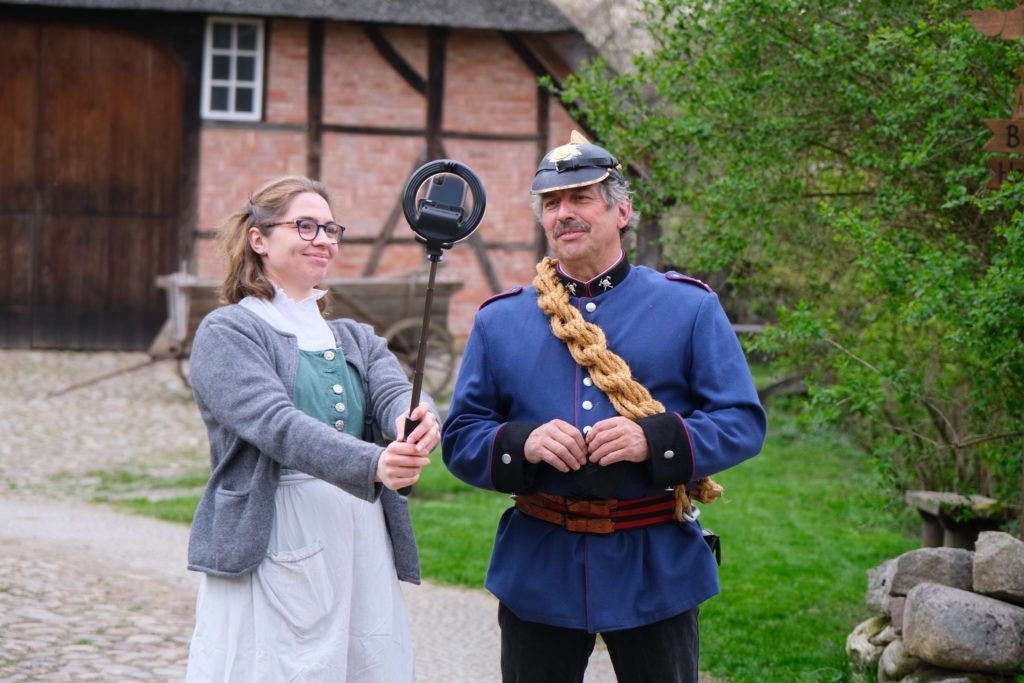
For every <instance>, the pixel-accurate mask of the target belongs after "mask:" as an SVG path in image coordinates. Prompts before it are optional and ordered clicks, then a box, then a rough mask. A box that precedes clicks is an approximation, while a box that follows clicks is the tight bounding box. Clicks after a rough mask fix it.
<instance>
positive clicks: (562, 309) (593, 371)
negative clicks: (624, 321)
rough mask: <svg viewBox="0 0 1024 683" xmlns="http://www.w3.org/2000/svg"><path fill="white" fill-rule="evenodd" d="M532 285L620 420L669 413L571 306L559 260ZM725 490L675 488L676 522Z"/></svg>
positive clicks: (547, 263)
mask: <svg viewBox="0 0 1024 683" xmlns="http://www.w3.org/2000/svg"><path fill="white" fill-rule="evenodd" d="M533 286H534V288H535V289H536V290H537V306H539V307H540V309H541V310H542V311H544V313H545V315H547V316H548V317H549V318H550V319H551V331H552V332H553V333H554V335H555V336H556V337H558V338H559V339H560V340H562V341H563V342H565V345H566V347H568V349H569V353H570V354H572V357H573V358H574V359H575V360H576V362H577V363H579V364H580V365H582V366H583V367H585V368H587V369H588V370H589V371H590V378H591V379H592V380H593V381H594V384H595V385H596V386H597V388H598V389H600V390H601V391H603V392H604V393H605V394H606V395H607V396H608V399H609V400H610V401H611V402H612V405H613V406H615V410H616V411H618V413H619V414H620V415H622V416H623V417H628V418H630V419H632V420H635V419H638V418H641V417H649V416H651V415H657V414H659V413H664V412H665V406H664V405H662V404H661V402H660V401H658V400H657V399H655V398H654V397H653V396H651V392H649V391H648V390H647V388H646V387H645V386H644V385H643V384H641V383H640V382H638V381H636V379H634V378H633V373H632V372H631V371H630V369H629V365H628V364H627V363H626V361H624V360H623V359H622V358H621V357H620V356H619V355H618V354H616V353H615V352H613V351H612V350H610V349H609V348H608V339H607V337H605V334H604V331H603V330H601V328H600V327H598V326H597V325H594V324H593V323H589V322H587V321H586V320H584V319H583V316H582V315H580V312H579V311H578V310H576V308H574V307H573V305H572V304H571V303H569V293H568V292H567V291H566V290H565V287H563V286H562V283H561V281H560V280H559V279H558V274H557V273H556V272H555V260H554V259H552V258H549V257H548V258H544V259H543V260H542V261H541V262H540V263H538V264H537V276H536V277H535V278H534V280H533ZM723 491H724V489H723V488H722V487H721V486H720V485H719V484H717V483H715V482H714V481H713V480H712V479H711V478H710V477H703V478H701V479H700V480H698V481H697V483H696V484H695V485H694V487H693V488H691V489H689V490H687V489H686V486H685V485H682V484H680V485H679V486H676V487H675V497H676V507H675V516H676V519H677V520H679V521H680V522H682V521H683V515H684V514H686V515H692V514H693V504H692V503H691V502H690V499H691V498H692V499H693V500H696V501H698V502H700V503H712V502H714V501H715V500H717V499H718V498H719V497H720V496H721V495H722V492H723Z"/></svg>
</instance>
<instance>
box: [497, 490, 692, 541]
mask: <svg viewBox="0 0 1024 683" xmlns="http://www.w3.org/2000/svg"><path fill="white" fill-rule="evenodd" d="M515 501H516V509H517V510H519V511H520V512H522V513H523V514H525V515H529V516H530V517H534V518H536V519H540V520H543V521H545V522H550V523H552V524H557V525H558V526H560V527H562V528H563V529H565V530H566V531H573V532H575V533H580V534H610V533H612V532H614V531H620V530H622V529H635V528H637V527H642V526H650V525H652V524H664V523H665V522H671V521H673V520H674V519H675V516H674V513H675V505H676V500H675V495H674V494H672V493H665V494H663V495H660V496H651V497H649V498H634V499H632V500H615V499H612V500H589V499H578V498H565V497H563V496H552V495H549V494H547V493H535V494H532V495H528V496H516V497H515Z"/></svg>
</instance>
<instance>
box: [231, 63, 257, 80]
mask: <svg viewBox="0 0 1024 683" xmlns="http://www.w3.org/2000/svg"><path fill="white" fill-rule="evenodd" d="M235 65H236V68H237V69H238V71H237V73H236V74H235V78H236V79H238V80H239V81H254V80H256V58H255V57H239V58H238V60H237V61H236V62H235Z"/></svg>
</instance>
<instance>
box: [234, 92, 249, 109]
mask: <svg viewBox="0 0 1024 683" xmlns="http://www.w3.org/2000/svg"><path fill="white" fill-rule="evenodd" d="M252 109H253V107H252V88H238V89H237V90H235V111H237V112H251V111H252Z"/></svg>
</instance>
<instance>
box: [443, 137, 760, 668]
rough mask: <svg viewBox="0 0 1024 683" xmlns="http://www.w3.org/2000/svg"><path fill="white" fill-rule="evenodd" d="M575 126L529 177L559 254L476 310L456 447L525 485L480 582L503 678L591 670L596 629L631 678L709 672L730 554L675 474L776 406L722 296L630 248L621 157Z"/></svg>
mask: <svg viewBox="0 0 1024 683" xmlns="http://www.w3.org/2000/svg"><path fill="white" fill-rule="evenodd" d="M575 135H576V134H575V133H574V138H572V139H573V141H572V142H570V143H569V144H567V145H562V146H560V147H557V148H555V149H553V150H551V151H550V152H549V153H548V154H547V155H546V156H545V157H544V159H543V160H542V161H541V163H540V165H539V167H538V169H537V173H536V176H535V179H534V183H533V188H532V194H533V195H534V211H535V214H536V215H537V217H538V219H539V220H540V222H541V223H542V224H543V227H544V232H545V235H546V236H547V240H548V244H549V246H550V249H551V251H552V252H553V254H554V255H555V257H556V258H557V263H555V262H553V261H552V260H550V259H545V260H544V261H543V262H542V263H541V264H540V265H539V266H538V276H537V279H536V280H534V286H533V287H527V288H525V289H524V288H522V287H517V288H515V289H512V290H510V291H508V292H505V293H503V294H499V295H497V296H496V297H493V298H492V299H490V300H489V301H487V302H485V303H484V304H483V306H481V308H480V310H479V311H478V313H477V315H476V320H475V322H474V326H473V329H472V332H471V334H470V338H469V340H468V342H467V345H466V350H465V354H464V356H463V361H462V368H461V370H460V372H459V378H458V382H457V384H456V387H455V393H454V397H453V400H452V403H451V409H450V412H449V416H448V419H447V422H446V424H445V429H444V437H443V445H444V461H445V463H446V464H447V465H448V467H449V469H450V470H451V471H452V472H453V473H454V474H455V475H456V476H457V477H459V478H460V479H462V480H464V481H466V482H468V483H470V484H472V485H474V486H478V487H480V488H484V489H490V490H497V491H503V492H507V493H512V494H515V497H516V504H515V507H512V508H509V509H508V510H507V511H506V512H505V514H504V515H503V516H502V519H501V521H500V523H499V526H498V531H497V536H496V539H495V544H494V551H493V554H492V556H491V564H490V568H489V570H488V572H487V581H486V586H487V588H488V589H489V590H490V591H491V592H492V593H494V594H495V595H496V596H497V597H498V599H499V601H500V604H499V612H498V620H499V624H500V626H501V646H502V655H501V668H502V676H503V680H504V681H506V683H509V682H512V681H516V682H519V683H522V682H526V681H531V682H532V681H536V682H538V683H540V682H544V683H552V682H555V683H558V682H561V681H566V682H568V681H582V680H583V672H584V670H585V668H586V665H587V661H588V658H589V656H590V653H591V651H592V649H593V647H594V641H595V634H596V633H600V634H601V636H602V638H603V639H604V641H605V643H606V645H607V646H608V651H609V655H610V656H611V659H612V663H613V665H614V667H615V671H616V675H617V677H618V679H619V681H637V682H654V681H656V682H658V683H664V682H667V681H696V680H697V655H698V628H697V614H698V605H699V604H700V603H701V602H702V601H704V600H706V599H707V598H709V597H711V596H713V595H715V594H716V593H717V592H718V578H717V569H716V566H715V560H714V557H713V554H712V551H711V550H710V548H709V544H708V543H707V542H705V540H704V538H703V536H702V530H701V528H700V525H699V524H698V523H697V522H696V519H695V517H696V513H694V512H689V514H684V515H677V514H675V513H676V509H675V508H676V499H675V497H674V496H673V493H672V490H671V489H672V488H673V487H676V486H680V485H683V486H684V487H688V486H692V485H693V484H694V482H696V481H697V480H700V479H703V478H704V477H707V476H708V475H710V474H714V473H715V472H719V471H721V470H724V469H726V468H728V467H731V466H733V465H736V464H737V463H739V462H741V461H743V460H745V459H747V458H750V457H752V456H754V455H756V454H757V453H758V451H759V450H760V449H761V445H762V443H763V440H764V432H765V415H764V411H763V410H762V409H761V406H760V404H759V403H758V400H757V393H756V391H755V390H754V386H753V382H752V380H751V377H750V371H749V369H748V367H747V364H746V360H745V358H744V356H743V352H742V350H741V348H740V345H739V343H738V342H737V340H736V336H735V334H734V332H733V330H732V327H731V325H730V324H729V321H728V320H727V319H726V316H725V313H724V312H723V311H722V308H721V306H720V305H719V303H718V298H717V297H716V296H715V294H714V293H713V292H711V290H710V289H709V288H708V287H707V286H706V285H704V284H703V283H701V282H699V281H697V280H693V279H691V278H687V277H684V276H682V275H679V274H677V273H667V274H661V273H657V272H655V271H653V270H651V269H649V268H643V267H634V266H631V265H630V264H629V263H628V262H627V260H626V256H625V253H624V252H623V249H622V246H621V235H622V233H623V232H624V231H625V230H627V229H628V228H629V227H630V226H631V225H632V224H634V223H635V218H634V216H633V214H632V204H631V201H630V198H629V188H628V185H627V183H626V180H625V178H624V177H623V175H622V169H621V166H619V163H618V162H617V161H616V160H615V158H614V157H613V156H612V155H611V154H609V153H608V151H607V150H605V149H603V148H601V147H599V146H597V145H593V144H589V143H587V142H586V141H585V140H582V139H581V138H577V137H575ZM680 496H682V493H681V491H680ZM679 504H680V505H681V506H682V507H683V512H688V511H689V510H690V508H689V505H688V501H686V499H685V498H684V497H680V500H679Z"/></svg>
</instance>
